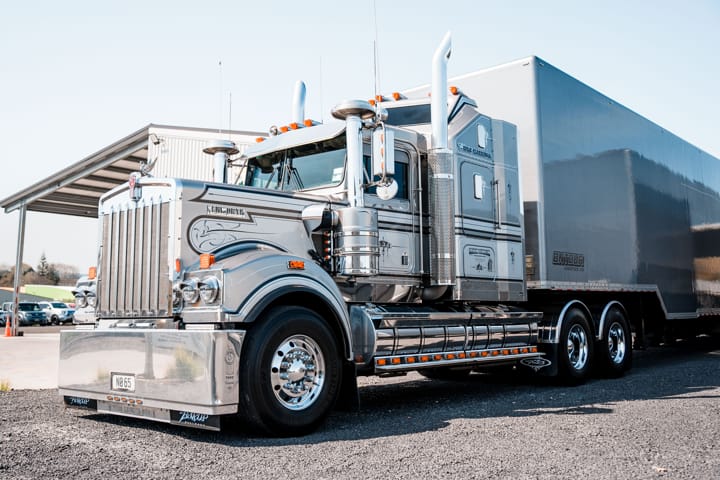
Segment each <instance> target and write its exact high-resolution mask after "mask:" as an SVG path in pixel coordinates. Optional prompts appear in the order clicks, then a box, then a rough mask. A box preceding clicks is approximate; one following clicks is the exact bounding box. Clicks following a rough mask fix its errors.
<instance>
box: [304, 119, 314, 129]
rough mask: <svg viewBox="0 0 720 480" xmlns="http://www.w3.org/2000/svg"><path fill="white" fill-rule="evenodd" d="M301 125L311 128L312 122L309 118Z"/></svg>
mask: <svg viewBox="0 0 720 480" xmlns="http://www.w3.org/2000/svg"><path fill="white" fill-rule="evenodd" d="M303 123H304V124H305V126H306V127H312V126H313V121H312V120H310V119H309V118H308V119H306V120H305V121H304V122H303Z"/></svg>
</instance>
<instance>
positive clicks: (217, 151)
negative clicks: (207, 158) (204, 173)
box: [203, 140, 240, 183]
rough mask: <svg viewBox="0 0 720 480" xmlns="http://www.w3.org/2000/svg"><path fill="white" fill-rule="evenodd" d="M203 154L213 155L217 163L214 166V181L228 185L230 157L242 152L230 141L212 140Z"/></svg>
mask: <svg viewBox="0 0 720 480" xmlns="http://www.w3.org/2000/svg"><path fill="white" fill-rule="evenodd" d="M203 152H205V153H207V154H208V155H212V156H213V158H214V160H215V163H214V165H213V181H215V182H217V183H227V164H228V159H229V158H230V155H235V154H237V153H239V152H240V150H238V148H237V146H236V145H235V143H234V142H232V141H230V140H211V141H210V142H208V145H207V147H205V148H204V149H203Z"/></svg>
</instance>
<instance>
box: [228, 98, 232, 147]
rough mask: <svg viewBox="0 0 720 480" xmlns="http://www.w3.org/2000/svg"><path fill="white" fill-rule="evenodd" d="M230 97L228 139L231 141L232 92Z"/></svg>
mask: <svg viewBox="0 0 720 480" xmlns="http://www.w3.org/2000/svg"><path fill="white" fill-rule="evenodd" d="M228 95H229V99H228V139H230V132H231V131H232V92H230V93H229V94H228Z"/></svg>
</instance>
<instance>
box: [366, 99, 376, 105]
mask: <svg viewBox="0 0 720 480" xmlns="http://www.w3.org/2000/svg"><path fill="white" fill-rule="evenodd" d="M368 103H369V104H370V105H372V106H373V107H374V106H375V99H373V98H371V99H370V100H368Z"/></svg>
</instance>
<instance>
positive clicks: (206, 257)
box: [200, 253, 215, 269]
mask: <svg viewBox="0 0 720 480" xmlns="http://www.w3.org/2000/svg"><path fill="white" fill-rule="evenodd" d="M213 263H215V255H213V254H212V253H203V254H201V255H200V268H203V269H204V268H210V266H211V265H212V264H213Z"/></svg>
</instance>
